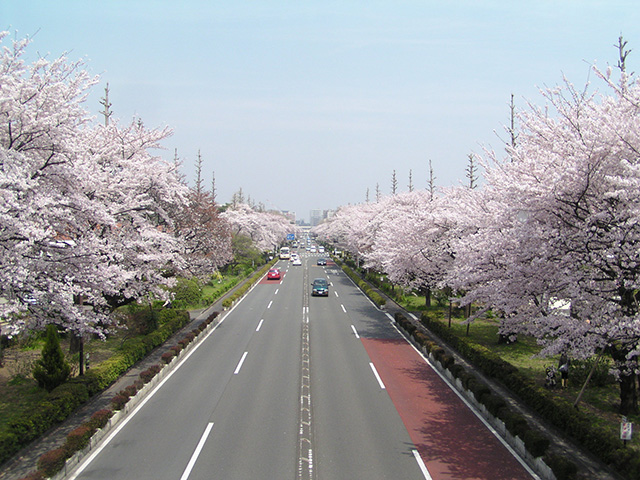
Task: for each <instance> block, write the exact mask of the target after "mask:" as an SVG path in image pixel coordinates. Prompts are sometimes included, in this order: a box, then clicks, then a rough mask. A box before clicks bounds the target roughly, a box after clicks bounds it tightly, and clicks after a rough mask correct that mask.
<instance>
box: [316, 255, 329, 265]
mask: <svg viewBox="0 0 640 480" xmlns="http://www.w3.org/2000/svg"><path fill="white" fill-rule="evenodd" d="M317 264H318V265H326V264H327V259H326V258H323V257H320V258H319V259H318V262H317Z"/></svg>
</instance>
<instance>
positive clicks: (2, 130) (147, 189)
mask: <svg viewBox="0 0 640 480" xmlns="http://www.w3.org/2000/svg"><path fill="white" fill-rule="evenodd" d="M6 37H7V33H6V32H5V33H1V34H0V42H1V43H2V52H1V57H0V318H2V320H3V322H6V323H8V324H9V326H10V328H11V329H13V330H14V331H15V330H19V329H22V328H25V327H28V328H33V327H37V326H38V325H40V326H42V325H44V324H46V323H52V322H53V323H57V324H58V325H60V326H62V327H64V328H66V329H68V330H70V331H74V332H75V333H77V334H80V333H83V332H97V333H100V332H102V331H103V330H104V329H105V328H107V327H108V325H109V322H110V316H109V312H110V311H111V310H112V309H113V308H115V307H117V306H118V305H121V304H124V303H127V302H130V301H136V300H138V299H143V298H148V297H149V296H150V295H152V296H153V298H163V296H166V295H167V289H166V286H167V285H171V280H170V278H168V277H170V276H171V275H173V274H175V273H176V272H187V271H188V270H190V269H191V270H193V269H194V266H195V267H197V268H195V269H196V270H198V269H200V270H199V271H198V272H195V273H201V271H202V269H209V271H210V272H211V271H212V270H213V269H215V268H217V267H219V266H220V265H223V264H224V263H226V262H227V261H229V259H230V252H231V249H230V236H229V231H228V226H227V225H226V224H225V222H224V221H222V220H221V219H219V218H218V217H217V211H212V209H211V208H210V207H211V205H208V206H207V205H204V206H203V205H202V204H198V205H195V204H194V198H193V194H192V193H190V191H189V188H188V187H187V186H186V184H185V183H184V182H183V181H182V179H181V177H180V175H179V173H178V171H177V169H178V165H175V164H170V163H168V162H165V161H163V160H162V159H161V158H159V157H157V156H153V155H152V154H151V153H150V150H152V149H156V148H159V147H160V142H161V141H162V140H163V139H165V138H167V137H168V136H169V135H170V134H171V132H170V130H169V129H167V128H165V129H158V130H148V129H146V128H145V127H144V126H143V125H142V122H140V121H138V122H132V123H131V124H130V125H126V126H121V125H118V123H117V122H113V123H111V124H110V125H108V126H102V125H94V124H92V122H91V121H90V120H91V119H90V117H89V116H88V113H87V112H86V111H85V110H84V109H83V107H82V103H83V101H84V100H85V96H86V93H87V91H88V90H89V89H90V88H91V87H92V86H93V85H94V84H95V83H96V82H97V79H96V78H90V77H89V75H88V74H87V72H86V71H85V70H84V69H83V65H82V63H81V62H76V63H70V62H69V61H67V59H66V58H65V57H61V58H59V59H56V60H53V61H49V60H46V59H42V58H41V59H39V60H37V61H36V62H34V63H33V64H32V65H27V64H26V63H25V62H24V60H23V57H24V54H25V49H26V48H27V46H28V44H29V41H28V40H20V41H13V42H10V45H7V43H9V42H7V38H6ZM209 203H211V202H209ZM196 207H198V208H196ZM203 226H207V227H209V228H208V229H207V230H206V231H205V230H203ZM3 333H7V331H6V330H5V331H4V332H3Z"/></svg>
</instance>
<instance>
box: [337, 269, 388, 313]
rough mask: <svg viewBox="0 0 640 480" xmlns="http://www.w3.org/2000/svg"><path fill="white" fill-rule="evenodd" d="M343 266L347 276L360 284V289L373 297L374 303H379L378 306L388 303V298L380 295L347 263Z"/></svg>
mask: <svg viewBox="0 0 640 480" xmlns="http://www.w3.org/2000/svg"><path fill="white" fill-rule="evenodd" d="M341 267H342V270H343V271H344V273H346V274H347V276H348V277H349V278H350V279H351V280H353V282H354V283H355V284H356V285H358V287H360V290H362V291H363V292H364V293H365V295H366V296H367V297H369V298H370V299H371V301H372V302H373V303H375V304H376V305H378V307H383V306H384V305H385V304H386V303H387V300H386V299H385V298H384V297H383V296H382V295H380V294H379V293H378V292H376V291H375V290H374V289H373V288H371V286H370V285H369V284H368V283H367V282H365V281H364V280H362V279H361V278H360V277H359V276H358V274H357V273H355V272H354V271H353V270H352V269H351V268H349V267H348V266H346V265H341Z"/></svg>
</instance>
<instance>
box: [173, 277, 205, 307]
mask: <svg viewBox="0 0 640 480" xmlns="http://www.w3.org/2000/svg"><path fill="white" fill-rule="evenodd" d="M171 293H173V301H172V302H171V304H172V306H173V307H174V308H186V307H189V306H192V305H200V302H201V301H202V285H200V281H199V280H198V279H197V278H196V277H194V278H190V279H187V278H178V281H177V283H176V285H175V286H174V287H173V288H172V289H171Z"/></svg>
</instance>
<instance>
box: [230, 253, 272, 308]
mask: <svg viewBox="0 0 640 480" xmlns="http://www.w3.org/2000/svg"><path fill="white" fill-rule="evenodd" d="M277 261H278V259H273V260H272V261H271V262H269V263H267V264H266V265H265V266H264V267H262V268H261V269H260V270H258V271H257V272H256V273H254V274H253V275H252V276H251V278H249V280H247V281H246V282H245V283H243V284H242V285H241V286H240V287H238V288H237V289H236V291H235V292H233V293H232V294H231V295H229V297H227V298H225V299H224V300H223V301H222V306H223V307H224V308H229V307H230V306H231V305H233V302H235V301H236V300H238V299H239V298H240V297H242V296H243V295H244V294H245V293H247V291H248V290H249V289H250V288H251V287H253V285H254V284H256V283H257V282H258V281H259V280H260V279H261V278H262V277H263V276H264V275H265V274H266V273H267V272H268V271H269V269H270V268H271V267H272V266H273V265H274V264H275V263H276V262H277Z"/></svg>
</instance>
